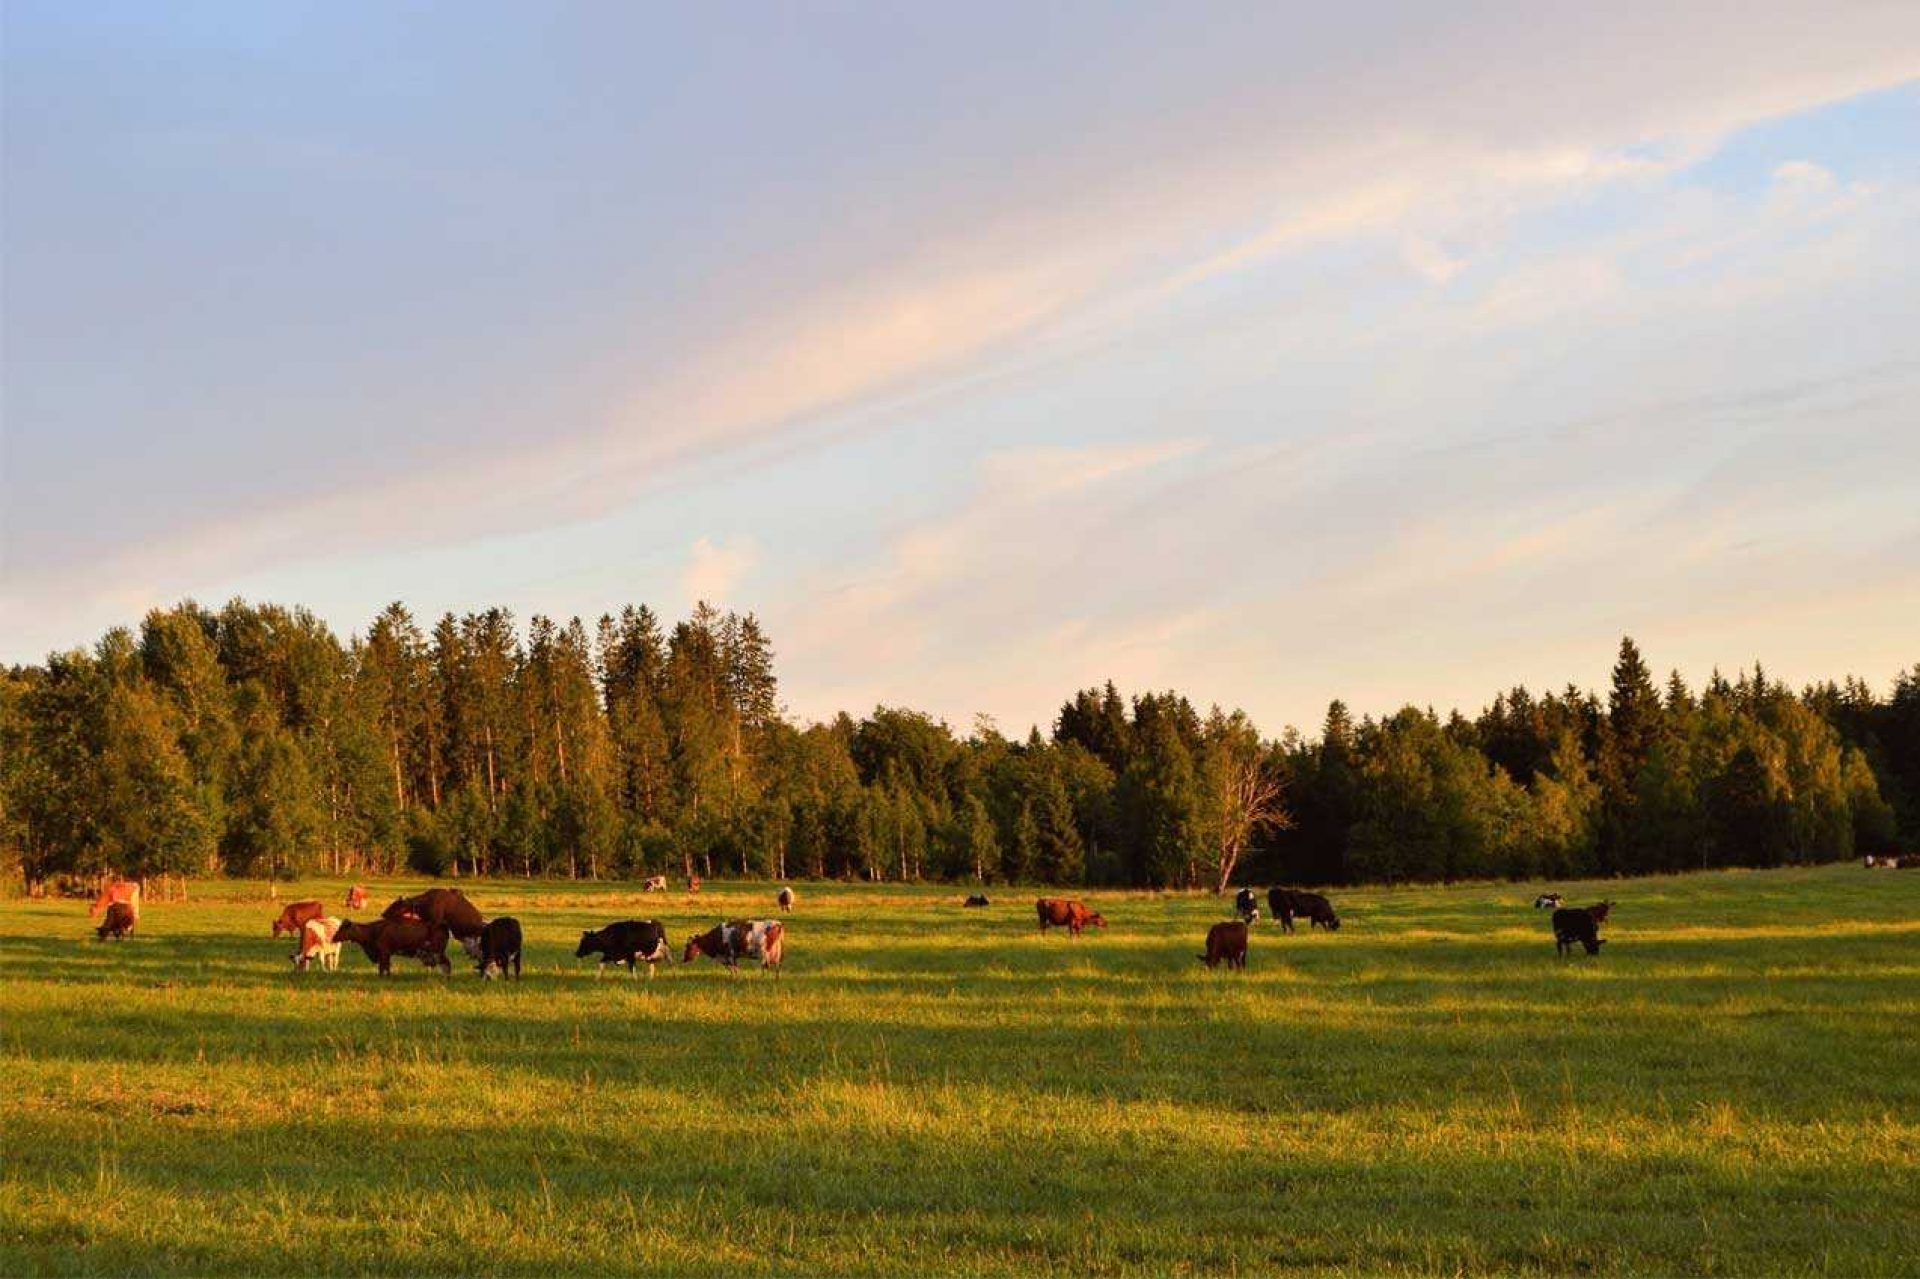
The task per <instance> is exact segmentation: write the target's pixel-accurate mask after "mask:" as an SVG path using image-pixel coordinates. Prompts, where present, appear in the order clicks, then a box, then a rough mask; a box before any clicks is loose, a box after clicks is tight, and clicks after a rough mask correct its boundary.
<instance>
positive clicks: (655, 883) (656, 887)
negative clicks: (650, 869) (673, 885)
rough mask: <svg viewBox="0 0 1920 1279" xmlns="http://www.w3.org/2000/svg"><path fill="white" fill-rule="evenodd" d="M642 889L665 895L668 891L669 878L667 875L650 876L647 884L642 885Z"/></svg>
mask: <svg viewBox="0 0 1920 1279" xmlns="http://www.w3.org/2000/svg"><path fill="white" fill-rule="evenodd" d="M641 888H643V889H645V890H646V891H647V892H650V893H664V892H666V891H667V877H666V876H665V875H649V876H647V879H646V882H645V883H643V884H642V885H641Z"/></svg>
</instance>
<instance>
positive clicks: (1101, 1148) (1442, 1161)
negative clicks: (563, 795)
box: [0, 865, 1920, 1276]
mask: <svg viewBox="0 0 1920 1279" xmlns="http://www.w3.org/2000/svg"><path fill="white" fill-rule="evenodd" d="M417 886H418V885H417V884H411V883H410V884H401V883H397V882H396V883H381V884H379V885H377V886H376V887H375V896H374V902H375V905H376V908H377V906H378V905H379V904H382V903H384V902H385V901H387V900H389V899H390V898H391V897H392V896H394V895H397V893H398V892H399V891H400V890H401V889H402V888H413V887H417ZM462 886H463V887H465V888H466V889H467V890H468V892H469V893H470V894H471V895H472V896H473V897H474V899H475V900H476V901H477V902H478V903H479V904H480V905H481V907H482V908H483V909H484V910H486V911H487V912H488V913H489V914H490V915H499V914H513V915H516V916H517V917H519V919H520V920H521V921H522V923H523V924H524V925H525V926H526V928H527V934H528V955H527V958H528V965H529V966H528V970H527V973H526V977H525V979H524V980H523V981H522V982H521V983H519V984H518V985H517V986H515V985H510V984H506V983H487V982H482V981H480V980H479V979H478V978H477V977H475V976H474V975H473V972H472V966H471V964H470V963H466V962H459V963H457V964H456V968H455V974H454V976H453V978H451V979H445V978H442V977H440V976H438V975H436V974H434V973H431V972H429V971H428V970H426V969H424V968H422V967H420V966H419V965H417V964H414V963H411V962H405V963H401V964H397V965H396V968H395V975H394V976H393V977H391V978H389V979H385V980H382V979H380V978H379V977H377V976H376V975H375V974H374V972H373V969H372V966H371V965H370V964H369V963H368V962H367V961H366V959H365V957H364V956H363V955H361V954H360V953H359V952H358V951H357V949H354V948H348V951H347V953H346V954H345V955H344V956H343V960H342V966H341V970H340V971H339V972H338V973H331V974H328V973H320V972H312V973H307V974H304V975H301V974H295V973H294V972H292V971H291V970H290V968H289V965H288V963H287V960H286V955H287V953H288V951H289V949H290V945H289V942H288V941H287V939H284V938H282V939H279V940H274V939H271V938H270V937H269V936H268V926H269V924H270V923H271V921H272V919H273V916H274V914H275V913H276V907H275V905H274V904H273V903H271V902H269V901H268V900H267V898H266V893H265V887H264V885H258V884H236V883H210V884H196V885H194V888H193V891H194V893H195V900H194V901H192V902H191V903H189V904H173V905H167V904H158V905H149V906H148V907H147V909H146V911H145V913H144V914H143V916H142V920H141V928H140V931H139V932H138V933H137V934H136V936H135V937H134V938H132V939H130V940H129V941H127V942H125V943H121V944H117V945H116V944H113V943H107V944H100V943H96V942H94V941H93V939H92V935H91V933H90V932H89V931H88V929H87V921H86V909H85V904H84V903H78V902H71V901H36V902H24V901H13V902H5V903H0V1027H3V1028H4V1029H3V1032H0V1033H3V1035H4V1042H0V1059H4V1071H5V1076H4V1077H5V1081H6V1086H5V1089H4V1095H0V1142H3V1143H4V1144H3V1145H0V1157H3V1160H4V1163H3V1165H0V1272H4V1273H6V1274H20V1273H28V1274H32V1273H45V1274H66V1273H75V1274H81V1273H86V1274H92V1273H126V1272H138V1273H174V1272H178V1273H191V1274H216V1273H249V1274H255V1273H266V1274H285V1275H312V1274H320V1273H332V1272H342V1273H364V1274H378V1275H384V1276H395V1275H423V1274H441V1273H460V1274H474V1273H488V1274H547V1273H553V1272H557V1271H568V1272H587V1273H593V1274H599V1275H605V1274H609V1273H626V1272H634V1271H645V1272H659V1273H672V1274H695V1273H700V1274H714V1273H724V1274H728V1275H739V1274H757V1273H768V1272H780V1273H808V1274H817V1273H847V1274H924V1273H928V1272H942V1273H967V1274H1000V1273H1009V1274H1015V1273H1017V1274H1027V1273H1036V1272H1070V1273H1074V1274H1083V1273H1097V1274H1131V1273H1139V1274H1169V1273H1198V1272H1204V1273H1226V1274H1233V1273H1246V1272H1251V1273H1273V1272H1280V1271H1287V1272H1304V1273H1329V1274H1379V1273H1413V1272H1418V1273H1438V1272H1444V1273H1459V1272H1473V1273H1514V1272H1522V1273H1553V1274H1567V1273H1581V1274H1587V1273H1642V1274H1644V1273H1659V1274H1668V1273H1699V1274H1757V1273H1808V1272H1817V1273H1832V1274H1847V1275H1865V1274H1905V1275H1913V1274H1916V1273H1920V1176H1917V1175H1916V1173H1920V1065H1917V1064H1916V1050H1917V1049H1920V874H1909V873H1904V872H1877V871H1876V872H1867V871H1863V870H1861V869H1860V868H1859V867H1858V866H1857V865H1848V866H1834V867H1824V868H1819V869H1814V870H1785V871H1773V872H1765V873H1727V874H1710V875H1699V876H1691V877H1684V878H1670V879H1651V880H1637V881H1617V882H1611V883H1607V884H1605V885H1561V887H1564V888H1567V889H1568V890H1569V891H1568V900H1569V902H1586V901H1591V900H1598V898H1599V897H1600V896H1602V895H1604V896H1607V897H1611V898H1614V899H1616V900H1617V901H1618V902H1619V905H1618V907H1617V908H1616V911H1615V914H1614V918H1613V920H1612V921H1611V922H1610V923H1609V925H1608V926H1607V928H1606V929H1605V935H1606V936H1607V937H1608V938H1609V943H1610V944H1609V945H1608V946H1607V947H1606V948H1605V950H1604V951H1603V952H1602V954H1601V955H1600V956H1599V957H1598V958H1596V959H1587V958H1584V957H1576V958H1572V959H1566V960H1561V959H1559V958H1557V957H1556V956H1555V954H1554V948H1553V944H1552V941H1551V938H1550V936H1549V930H1548V924H1547V919H1546V913H1545V912H1536V911H1534V910H1532V909H1531V906H1530V903H1531V900H1532V897H1533V895H1534V892H1535V891H1536V890H1537V887H1538V886H1529V885H1466V886H1460V887H1452V888H1422V889H1403V890H1397V891H1386V890H1379V891H1352V892H1343V893H1336V894H1334V897H1335V900H1336V902H1337V904H1338V905H1339V906H1340V907H1341V910H1342V914H1343V916H1344V918H1345V921H1346V927H1345V928H1344V929H1343V930H1342V931H1341V932H1340V933H1338V934H1337V935H1331V936H1329V935H1325V934H1314V935H1309V934H1308V932H1307V931H1306V930H1305V928H1304V925H1303V926H1302V931H1301V932H1299V933H1298V934H1296V935H1294V936H1291V937H1289V936H1283V935H1282V934H1281V933H1280V931H1279V929H1278V928H1275V927H1269V926H1268V924H1267V923H1266V922H1265V921H1263V922H1262V923H1261V925H1260V926H1259V927H1258V929H1257V932H1256V935H1255V938H1254V945H1253V951H1252V955H1251V961H1250V971H1249V972H1248V973H1247V974H1246V975H1245V976H1244V977H1243V976H1239V975H1229V974H1227V973H1225V972H1219V973H1208V972H1207V971H1206V970H1205V969H1203V968H1202V967H1201V965H1200V964H1199V963H1198V962H1197V961H1196V959H1195V956H1196V955H1197V954H1198V952H1199V949H1200V939H1201V937H1202V935H1203V934H1204V932H1205V930H1206V928H1207V926H1208V925H1209V924H1210V923H1211V922H1212V921H1214V920H1215V919H1217V918H1220V917H1222V916H1223V915H1224V913H1225V904H1224V902H1223V901H1221V900H1219V899H1215V898H1212V897H1201V896H1184V897H1183V896H1165V897H1159V896H1147V895H1127V894H1118V893H1094V894H1089V895H1088V900H1089V901H1090V903H1091V904H1093V905H1094V906H1096V907H1097V908H1099V909H1101V910H1104V911H1105V912H1106V914H1107V916H1108V918H1109V920H1110V921H1111V922H1112V927H1111V928H1110V929H1109V930H1108V931H1106V932H1104V933H1093V934H1089V936H1088V937H1087V938H1085V939H1083V940H1081V941H1079V942H1077V943H1075V942H1072V941H1069V940H1068V938H1067V937H1066V936H1065V935H1064V934H1063V933H1058V932H1055V933H1050V934H1048V935H1047V936H1045V937H1041V936H1039V935H1038V934H1037V932H1036V931H1035V927H1034V918H1033V907H1032V899H1033V897H1034V896H1035V893H1034V892H1032V891H1030V890H1028V891H1001V892H997V893H995V895H994V897H995V906H994V907H993V908H992V909H991V910H987V911H977V910H963V909H961V908H960V906H959V901H960V898H961V895H962V894H961V893H960V892H956V891H949V890H942V889H932V888H929V889H917V888H916V889H902V888H893V887H886V886H880V887H869V886H831V885H819V884H800V885H798V886H797V887H798V891H799V893H800V905H799V909H798V910H797V911H796V912H795V913H794V915H793V916H792V918H791V919H790V921H789V925H790V930H791V931H790V933H789V942H788V953H787V968H786V974H785V976H784V977H783V978H782V979H781V980H779V981H777V982H776V981H773V980H771V979H766V978H762V977H759V976H758V975H752V976H743V977H741V978H739V979H729V978H728V976H727V975H726V973H725V972H724V971H723V970H722V969H720V968H718V967H717V966H714V965H711V964H703V966H699V967H692V968H680V967H675V968H673V969H671V970H665V969H663V971H662V973H661V975H660V977H659V978H658V979H657V980H654V981H652V982H648V981H646V980H645V979H644V978H642V979H639V980H628V979H627V978H625V977H619V978H615V977H608V978H607V979H605V980H596V979H595V977H594V973H593V971H592V969H591V965H590V964H585V963H580V964H577V963H576V961H575V960H574V959H573V957H572V955H573V946H574V943H575V941H576V940H577V938H578V935H579V932H580V930H581V929H582V928H585V927H589V926H597V925H599V924H601V923H605V922H609V921H611V920H614V919H620V918H629V917H642V918H645V917H658V918H659V919H661V920H662V921H663V922H664V923H666V925H667V927H668V930H669V934H670V936H671V937H672V939H673V941H674V943H675V946H676V949H677V948H678V946H679V944H680V943H681V942H683V941H684V939H685V937H686V936H687V934H688V933H689V931H690V930H693V929H695V928H696V927H698V928H704V927H706V926H708V925H710V924H711V923H712V922H714V921H715V920H718V919H720V918H722V917H725V916H737V915H744V914H753V915H767V914H771V913H773V911H772V905H771V895H772V894H771V889H770V888H769V887H767V886H754V887H752V888H744V887H738V886H727V885H722V886H710V887H709V888H708V890H707V891H706V892H704V893H702V894H700V895H699V896H698V897H690V896H688V895H686V894H683V893H680V892H674V893H671V894H664V895H663V894H654V895H651V896H643V895H642V894H641V893H639V892H638V891H637V886H633V885H625V886H618V887H583V886H579V885H547V884H523V883H516V882H512V881H504V882H497V883H488V882H478V883H464V884H463V885H462ZM342 891H343V890H342V886H341V885H339V884H336V883H331V882H325V883H313V882H309V883H304V884H301V885H298V886H297V887H296V888H295V889H294V890H293V891H291V892H289V891H288V890H286V889H283V890H282V892H281V900H282V901H283V902H284V901H286V900H292V899H293V898H296V897H303V896H321V897H324V898H325V899H326V900H327V901H328V903H329V905H330V906H333V905H337V903H338V902H339V900H340V898H341V895H342ZM336 913H338V912H336ZM366 913H368V914H371V913H374V912H366ZM456 956H457V958H459V959H461V960H463V959H464V957H460V956H458V955H457V951H456Z"/></svg>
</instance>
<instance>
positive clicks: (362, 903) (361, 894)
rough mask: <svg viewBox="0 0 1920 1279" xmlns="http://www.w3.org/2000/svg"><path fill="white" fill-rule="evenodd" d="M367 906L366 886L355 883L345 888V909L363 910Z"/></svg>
mask: <svg viewBox="0 0 1920 1279" xmlns="http://www.w3.org/2000/svg"><path fill="white" fill-rule="evenodd" d="M366 908H367V886H366V885H365V884H355V885H354V886H353V887H352V888H349V889H348V890H347V909H348V910H365V909H366Z"/></svg>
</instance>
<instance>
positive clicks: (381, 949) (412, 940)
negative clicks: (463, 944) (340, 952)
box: [333, 917, 453, 977]
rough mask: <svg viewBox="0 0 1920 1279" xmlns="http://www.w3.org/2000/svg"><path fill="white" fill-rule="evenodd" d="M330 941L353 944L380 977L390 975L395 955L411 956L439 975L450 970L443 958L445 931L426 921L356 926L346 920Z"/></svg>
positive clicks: (399, 920)
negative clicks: (368, 960)
mask: <svg viewBox="0 0 1920 1279" xmlns="http://www.w3.org/2000/svg"><path fill="white" fill-rule="evenodd" d="M333 939H334V940H335V941H339V942H353V943H355V944H357V945H358V946H359V947H360V949H361V950H363V951H365V952H366V955H367V958H368V959H371V960H372V961H373V962H374V964H375V966H376V967H378V968H379V970H380V975H381V976H383V977H385V976H389V975H391V974H392V972H393V958H394V956H395V955H412V956H413V957H414V958H416V959H418V960H419V961H420V962H421V963H423V964H425V965H426V966H427V967H429V968H438V969H439V970H440V971H441V972H442V973H451V972H452V971H453V964H452V963H451V962H449V961H448V959H447V930H446V929H445V928H444V927H442V926H441V925H439V924H436V923H433V922H431V921H429V920H425V919H414V918H391V919H390V918H384V917H383V918H380V919H376V920H374V921H373V922H372V923H370V924H356V923H354V922H353V921H352V920H351V919H349V920H344V921H342V922H341V924H340V927H339V928H337V929H335V930H334V934H333Z"/></svg>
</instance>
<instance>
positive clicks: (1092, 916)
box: [1087, 910, 1107, 928]
mask: <svg viewBox="0 0 1920 1279" xmlns="http://www.w3.org/2000/svg"><path fill="white" fill-rule="evenodd" d="M1087 923H1089V924H1091V925H1092V926H1093V927H1095V928H1105V927H1106V926H1107V921H1106V920H1104V919H1102V918H1101V917H1100V912H1099V911H1097V910H1096V911H1092V912H1090V913H1089V914H1088V915H1087Z"/></svg>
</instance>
